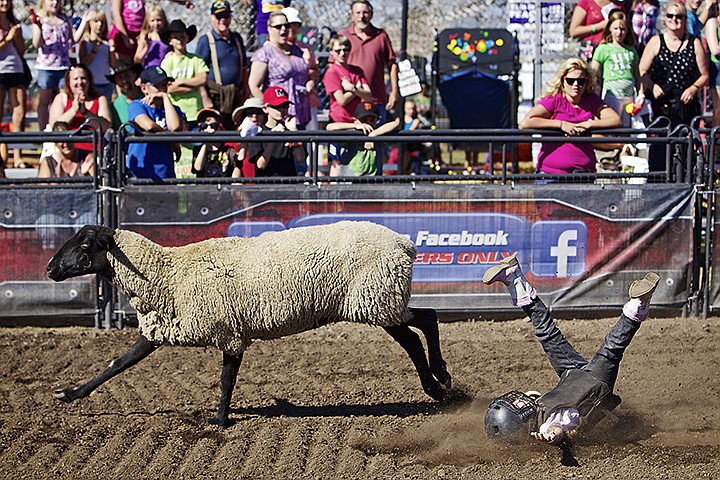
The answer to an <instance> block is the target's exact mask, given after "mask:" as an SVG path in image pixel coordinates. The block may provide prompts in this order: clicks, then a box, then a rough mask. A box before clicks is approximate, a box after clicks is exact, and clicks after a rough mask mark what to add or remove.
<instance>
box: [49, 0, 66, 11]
mask: <svg viewBox="0 0 720 480" xmlns="http://www.w3.org/2000/svg"><path fill="white" fill-rule="evenodd" d="M60 7H62V2H61V1H60V0H45V8H47V11H48V12H52V13H57V12H59V11H60Z"/></svg>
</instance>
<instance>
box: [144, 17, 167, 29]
mask: <svg viewBox="0 0 720 480" xmlns="http://www.w3.org/2000/svg"><path fill="white" fill-rule="evenodd" d="M148 23H149V24H150V30H152V31H153V32H159V31H160V30H161V29H162V28H163V27H164V26H165V22H164V21H163V19H162V17H161V16H160V15H159V14H157V13H153V14H152V15H150V20H148Z"/></svg>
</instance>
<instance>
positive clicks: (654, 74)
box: [650, 34, 700, 97]
mask: <svg viewBox="0 0 720 480" xmlns="http://www.w3.org/2000/svg"><path fill="white" fill-rule="evenodd" d="M685 42H687V45H685ZM683 45H685V48H683ZM699 76H700V70H699V69H698V66H697V61H696V59H695V42H694V41H693V38H692V37H689V36H687V35H685V37H684V38H683V41H682V43H681V44H680V50H678V51H677V52H673V51H672V50H670V48H668V46H667V44H666V43H665V36H664V35H662V34H661V35H660V51H659V52H658V54H657V56H656V57H655V59H654V60H653V62H652V66H651V67H650V79H651V80H652V81H653V82H654V83H657V84H658V85H660V86H661V87H662V89H663V90H664V91H665V94H666V95H673V96H678V97H679V96H680V94H682V92H683V91H685V89H686V88H688V87H690V85H692V84H693V82H695V80H697V79H698V77H699ZM678 90H679V91H678ZM673 92H675V93H673Z"/></svg>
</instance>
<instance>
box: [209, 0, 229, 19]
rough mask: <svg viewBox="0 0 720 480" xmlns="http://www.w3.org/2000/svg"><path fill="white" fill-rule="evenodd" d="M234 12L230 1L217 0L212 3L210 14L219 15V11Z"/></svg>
mask: <svg viewBox="0 0 720 480" xmlns="http://www.w3.org/2000/svg"><path fill="white" fill-rule="evenodd" d="M225 12H227V13H232V8H231V7H230V2H228V1H227V0H215V1H214V2H213V3H212V5H210V14H211V15H217V14H218V13H225Z"/></svg>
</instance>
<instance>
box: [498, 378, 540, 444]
mask: <svg viewBox="0 0 720 480" xmlns="http://www.w3.org/2000/svg"><path fill="white" fill-rule="evenodd" d="M536 411H537V404H536V403H535V400H533V399H532V398H531V397H529V396H528V395H526V394H524V393H522V392H518V391H515V390H513V391H512V392H508V393H506V394H505V395H502V396H500V397H497V398H496V399H494V400H493V401H492V402H490V406H489V407H488V410H487V413H486V414H485V433H486V434H487V436H488V437H490V438H492V439H494V440H499V441H503V442H510V443H514V442H519V441H522V440H524V439H525V437H526V435H527V434H529V428H528V422H529V421H530V419H532V417H533V416H534V415H535V412H536Z"/></svg>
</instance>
